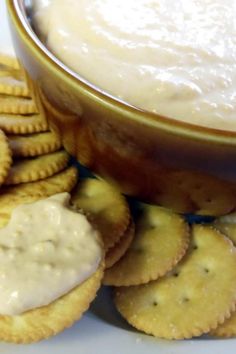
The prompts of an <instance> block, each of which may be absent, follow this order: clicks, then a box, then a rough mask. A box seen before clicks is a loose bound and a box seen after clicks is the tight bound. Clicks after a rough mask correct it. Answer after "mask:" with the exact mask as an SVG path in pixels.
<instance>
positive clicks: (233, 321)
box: [210, 312, 236, 338]
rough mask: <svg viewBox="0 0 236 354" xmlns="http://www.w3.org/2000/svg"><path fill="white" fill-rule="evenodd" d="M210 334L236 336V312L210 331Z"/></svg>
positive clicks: (223, 336) (224, 336)
mask: <svg viewBox="0 0 236 354" xmlns="http://www.w3.org/2000/svg"><path fill="white" fill-rule="evenodd" d="M210 335H212V336H215V337H221V338H230V337H235V336H236V313H235V312H233V313H232V315H231V316H230V318H228V319H227V320H226V321H225V322H224V323H223V324H220V325H219V326H218V327H217V328H216V329H214V330H213V331H210Z"/></svg>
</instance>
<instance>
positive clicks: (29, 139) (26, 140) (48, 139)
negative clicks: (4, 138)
mask: <svg viewBox="0 0 236 354" xmlns="http://www.w3.org/2000/svg"><path fill="white" fill-rule="evenodd" d="M8 142H9V146H10V148H11V151H12V154H13V156H23V157H33V156H40V155H44V154H48V153H50V152H54V151H57V150H59V149H60V147H61V139H60V137H59V135H58V134H56V133H55V132H52V131H48V132H45V133H38V134H29V135H22V136H21V135H8Z"/></svg>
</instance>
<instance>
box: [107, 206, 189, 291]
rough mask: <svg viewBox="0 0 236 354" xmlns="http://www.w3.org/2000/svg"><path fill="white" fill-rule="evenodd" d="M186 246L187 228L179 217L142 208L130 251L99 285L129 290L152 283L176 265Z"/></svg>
mask: <svg viewBox="0 0 236 354" xmlns="http://www.w3.org/2000/svg"><path fill="white" fill-rule="evenodd" d="M188 244H189V228H188V225H187V224H186V222H185V221H184V219H183V218H182V217H181V216H179V215H177V214H175V213H173V212H172V211H170V210H168V209H164V208H161V207H158V206H155V205H148V204H146V205H145V204H143V205H142V214H141V216H140V217H139V220H138V221H137V223H136V232H135V237H134V239H133V241H132V243H131V245H130V248H129V249H128V251H127V252H126V253H125V255H124V256H123V257H122V258H121V259H120V260H119V261H118V262H117V263H116V264H115V265H114V266H113V267H111V268H109V269H107V270H106V272H105V276H104V279H103V283H104V284H105V285H113V286H130V285H139V284H145V283H148V282H149V281H151V280H155V279H157V278H159V277H161V276H163V275H164V274H166V273H167V272H168V271H170V270H171V269H172V268H173V267H174V266H175V265H176V264H177V263H178V262H179V261H180V259H181V258H182V257H183V256H184V254H185V252H186V250H187V248H188Z"/></svg>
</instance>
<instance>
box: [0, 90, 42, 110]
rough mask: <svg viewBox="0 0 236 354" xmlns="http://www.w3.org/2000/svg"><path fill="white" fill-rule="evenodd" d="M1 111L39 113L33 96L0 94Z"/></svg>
mask: <svg viewBox="0 0 236 354" xmlns="http://www.w3.org/2000/svg"><path fill="white" fill-rule="evenodd" d="M0 113H7V114H32V113H38V108H37V106H36V104H35V102H34V100H32V98H25V97H15V96H8V95H1V94H0Z"/></svg>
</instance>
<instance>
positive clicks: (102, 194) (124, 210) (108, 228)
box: [71, 178, 130, 250]
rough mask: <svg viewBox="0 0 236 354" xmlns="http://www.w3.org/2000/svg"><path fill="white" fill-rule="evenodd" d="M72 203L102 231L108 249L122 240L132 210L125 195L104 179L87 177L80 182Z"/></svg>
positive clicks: (73, 194)
mask: <svg viewBox="0 0 236 354" xmlns="http://www.w3.org/2000/svg"><path fill="white" fill-rule="evenodd" d="M71 203H72V204H74V205H75V207H76V208H78V209H82V210H83V211H84V212H85V213H86V214H87V216H88V218H89V220H90V221H91V222H92V224H93V225H94V227H95V228H97V229H98V231H99V232H100V233H101V235H102V238H103V242H104V247H105V249H106V250H107V249H109V248H111V247H113V246H114V245H115V243H117V242H118V241H119V240H120V238H121V236H122V235H123V233H124V232H125V230H126V229H127V227H128V224H129V220H130V212H129V207H128V204H127V201H126V199H125V197H124V196H122V195H121V194H120V192H119V191H118V190H117V189H116V188H115V187H114V186H112V185H110V184H108V183H107V182H105V181H103V180H99V179H93V178H87V179H85V180H83V181H82V182H80V183H79V184H78V186H77V188H76V190H75V191H74V192H73V193H72V198H71Z"/></svg>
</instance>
